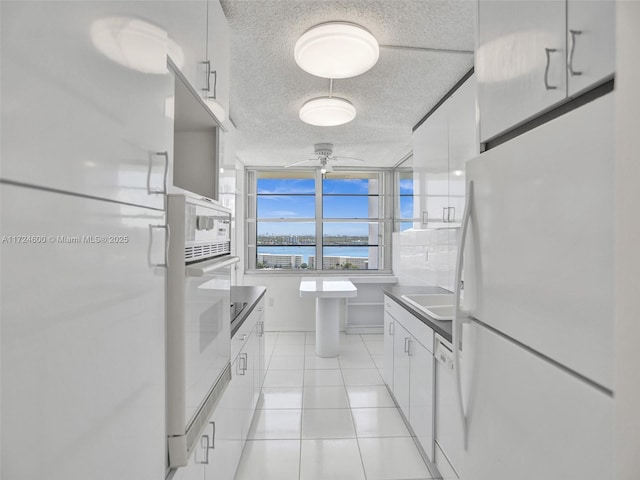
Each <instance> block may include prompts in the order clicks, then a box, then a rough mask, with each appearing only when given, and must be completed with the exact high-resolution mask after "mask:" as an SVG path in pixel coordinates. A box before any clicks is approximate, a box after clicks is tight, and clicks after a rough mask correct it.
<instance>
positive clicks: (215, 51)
mask: <svg viewBox="0 0 640 480" xmlns="http://www.w3.org/2000/svg"><path fill="white" fill-rule="evenodd" d="M167 4H168V8H169V34H170V36H171V37H172V39H174V40H175V41H176V43H177V44H178V45H179V46H180V49H181V52H182V56H183V60H182V62H181V63H182V65H181V66H180V65H179V66H180V67H181V71H182V73H183V74H184V76H185V77H186V78H187V80H188V81H189V83H190V84H191V86H192V87H193V88H194V89H195V90H196V91H197V92H198V93H199V94H200V95H201V96H202V98H204V99H205V100H207V99H215V100H216V101H217V102H218V103H219V104H220V106H221V107H222V108H223V109H224V111H225V112H228V111H229V87H230V70H231V68H230V44H231V42H230V39H231V33H230V29H229V24H228V22H227V19H226V17H225V15H224V12H223V10H222V6H221V5H220V2H219V0H189V1H171V2H167ZM173 60H174V62H175V63H178V60H179V59H178V58H176V56H173ZM214 114H216V116H217V117H218V120H220V121H223V120H224V119H223V118H220V115H219V111H216V110H215V109H214Z"/></svg>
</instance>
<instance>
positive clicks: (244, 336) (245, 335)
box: [238, 333, 247, 342]
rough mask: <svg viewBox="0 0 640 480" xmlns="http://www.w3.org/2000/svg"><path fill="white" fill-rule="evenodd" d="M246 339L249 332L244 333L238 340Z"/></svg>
mask: <svg viewBox="0 0 640 480" xmlns="http://www.w3.org/2000/svg"><path fill="white" fill-rule="evenodd" d="M246 339H247V334H246V333H243V334H242V335H241V336H240V338H239V339H238V340H240V341H241V342H244V341H245V340H246Z"/></svg>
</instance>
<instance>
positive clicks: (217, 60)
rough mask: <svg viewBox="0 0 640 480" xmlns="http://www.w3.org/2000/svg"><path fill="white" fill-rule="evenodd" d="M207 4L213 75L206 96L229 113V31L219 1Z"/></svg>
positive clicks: (209, 53)
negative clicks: (212, 97) (212, 98)
mask: <svg viewBox="0 0 640 480" xmlns="http://www.w3.org/2000/svg"><path fill="white" fill-rule="evenodd" d="M208 2H209V6H208V12H209V18H208V29H207V30H208V33H209V37H208V39H207V42H208V43H207V60H208V61H209V62H211V71H212V72H214V71H215V74H213V75H212V76H211V77H210V86H211V89H210V90H209V92H208V95H209V96H215V99H216V101H217V102H218V103H219V104H220V105H221V106H222V108H224V110H225V112H229V88H230V84H231V82H230V71H231V51H230V47H231V31H230V28H229V23H228V22H227V18H226V17H225V15H224V11H223V10H222V6H221V5H220V1H219V0H208ZM214 83H215V85H214ZM214 86H215V92H214ZM220 120H222V119H220Z"/></svg>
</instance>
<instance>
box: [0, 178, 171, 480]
mask: <svg viewBox="0 0 640 480" xmlns="http://www.w3.org/2000/svg"><path fill="white" fill-rule="evenodd" d="M0 197H1V199H0V205H1V206H2V211H1V212H0V217H1V218H2V232H1V234H2V238H3V241H2V244H1V255H2V269H1V280H0V285H1V291H0V296H1V298H2V302H1V303H0V308H1V310H0V317H1V318H2V345H1V349H0V350H1V352H2V373H1V375H0V378H1V379H2V386H1V391H2V400H1V402H2V424H1V429H2V431H1V436H2V460H1V464H2V467H1V472H0V477H2V478H7V479H9V478H10V479H13V480H34V479H41V478H47V479H51V480H63V479H65V480H66V479H70V478H91V479H95V480H101V479H102V480H112V479H114V478H123V477H128V478H138V479H156V478H164V474H165V462H166V449H165V443H166V437H165V431H164V425H165V402H164V398H165V394H164V391H165V372H164V363H165V359H164V344H165V342H164V315H165V312H164V283H165V278H164V277H165V274H164V269H163V268H159V267H152V266H150V264H156V263H162V262H163V261H164V253H165V252H164V247H165V245H164V232H163V231H161V230H155V229H151V230H150V228H149V226H150V225H163V224H164V221H165V220H164V212H162V211H159V210H154V209H148V208H142V207H136V206H131V205H124V204H118V203H115V202H110V201H103V200H94V199H87V198H83V197H78V196H74V195H67V194H59V193H53V192H48V191H44V190H39V189H35V188H26V187H18V186H13V185H7V184H1V185H0ZM151 235H153V237H154V238H153V242H152V241H151V237H150V236H151ZM103 239H104V240H103ZM151 242H152V243H151ZM149 248H151V251H150V252H148V249H149ZM34 435H35V436H34ZM36 439H37V449H36V450H37V453H34V452H36V450H34V448H35V444H34V442H35V441H36ZM31 447H34V448H31Z"/></svg>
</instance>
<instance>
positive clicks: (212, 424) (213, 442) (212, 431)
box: [209, 422, 216, 450]
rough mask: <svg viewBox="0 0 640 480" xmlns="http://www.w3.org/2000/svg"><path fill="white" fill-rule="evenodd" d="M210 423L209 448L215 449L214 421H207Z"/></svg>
mask: <svg viewBox="0 0 640 480" xmlns="http://www.w3.org/2000/svg"><path fill="white" fill-rule="evenodd" d="M209 424H210V425H211V446H210V447H209V448H210V449H211V450H215V448H216V422H209Z"/></svg>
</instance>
